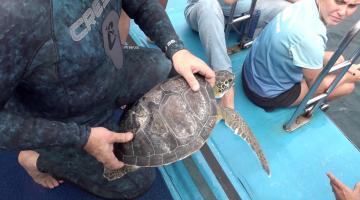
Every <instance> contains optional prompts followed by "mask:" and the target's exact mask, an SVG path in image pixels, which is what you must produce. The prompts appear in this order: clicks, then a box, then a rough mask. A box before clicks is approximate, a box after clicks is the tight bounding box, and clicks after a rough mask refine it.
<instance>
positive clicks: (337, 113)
mask: <svg viewBox="0 0 360 200" xmlns="http://www.w3.org/2000/svg"><path fill="white" fill-rule="evenodd" d="M359 19H360V9H358V10H357V12H356V13H355V14H354V15H353V16H352V17H350V18H348V19H347V20H346V21H345V22H343V23H342V24H339V25H338V26H336V27H333V28H330V29H329V32H328V38H329V41H328V49H329V50H335V49H336V48H337V46H338V44H339V43H340V41H341V39H342V38H343V36H344V35H346V33H347V32H348V30H350V28H351V27H352V25H354V24H355V22H356V21H357V20H359ZM359 46H360V33H359V34H358V35H357V36H356V37H355V38H354V40H353V42H352V43H351V44H350V45H349V48H348V49H347V50H346V51H345V52H344V55H345V57H346V58H347V59H348V58H349V57H350V56H351V55H352V53H353V52H354V51H355V49H356V48H359ZM355 63H360V59H357V60H356V61H355ZM330 105H331V106H330V109H329V110H328V111H327V115H328V116H329V117H330V118H331V119H332V120H333V121H334V122H335V124H336V125H337V126H338V127H339V128H340V129H341V130H342V131H343V132H344V133H345V135H346V136H347V137H348V138H349V139H350V140H351V141H352V142H353V143H354V144H355V145H356V146H357V147H358V148H360V133H359V130H360V83H358V84H357V86H356V89H355V92H354V93H352V94H351V95H349V96H346V97H343V98H340V99H338V100H336V101H334V102H331V103H330Z"/></svg>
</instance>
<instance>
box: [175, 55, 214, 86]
mask: <svg viewBox="0 0 360 200" xmlns="http://www.w3.org/2000/svg"><path fill="white" fill-rule="evenodd" d="M172 62H173V65H174V68H175V70H176V71H177V73H179V74H180V75H181V76H183V77H184V78H185V80H186V82H187V83H188V84H189V85H190V87H191V89H192V90H193V91H197V90H199V88H200V86H199V82H198V81H197V80H196V78H195V76H194V74H195V73H199V74H201V75H203V76H204V77H205V79H206V80H207V81H208V82H209V83H210V84H211V86H214V85H215V73H214V71H213V70H212V69H210V67H209V66H208V65H207V64H206V63H205V62H204V61H202V60H201V59H199V58H197V57H195V56H194V55H192V54H191V53H190V52H189V51H188V50H186V49H182V50H180V51H178V52H176V53H175V54H174V55H173V57H172Z"/></svg>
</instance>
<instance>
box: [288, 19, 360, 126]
mask: <svg viewBox="0 0 360 200" xmlns="http://www.w3.org/2000/svg"><path fill="white" fill-rule="evenodd" d="M359 31H360V20H359V21H357V23H356V24H355V25H354V26H353V27H352V28H351V30H350V31H349V32H348V33H347V35H346V36H345V37H344V38H343V40H342V41H341V43H340V45H339V47H338V48H337V50H336V51H335V52H334V54H333V55H332V57H331V58H330V60H329V62H328V63H327V64H326V66H325V67H324V69H323V70H322V71H321V73H320V75H319V76H318V77H317V79H316V81H315V83H314V84H313V85H312V87H311V88H310V90H309V92H308V93H307V95H306V96H305V97H304V99H303V100H302V102H301V103H300V105H299V106H298V107H297V109H296V110H295V112H294V114H293V115H292V117H291V118H290V120H289V121H288V122H287V123H286V124H284V127H283V128H284V129H285V130H286V131H288V132H291V131H293V130H295V129H297V128H299V127H301V126H303V125H304V124H306V123H307V122H309V121H310V119H311V117H312V115H313V113H314V112H315V111H316V110H318V109H319V108H320V109H326V108H327V107H328V104H327V103H326V100H327V97H328V96H329V94H330V93H331V92H332V91H333V90H334V89H335V87H336V86H337V84H338V83H339V81H340V80H341V78H342V77H343V76H344V75H345V74H346V73H347V71H348V70H349V68H350V67H351V65H352V64H353V62H355V61H356V59H357V58H359V56H360V47H358V49H356V50H355V51H354V53H353V55H352V56H351V58H350V59H349V60H346V61H344V62H343V63H340V64H338V65H335V66H334V64H335V63H336V61H337V60H338V58H339V57H340V56H341V55H342V53H343V52H344V50H345V49H346V48H347V47H348V46H349V44H350V43H351V41H352V40H353V39H354V38H355V36H356V35H357V34H358V33H359ZM336 70H339V72H338V74H337V76H336V78H335V79H334V80H333V82H332V83H331V84H330V87H329V88H328V89H327V90H326V92H325V93H322V94H318V95H316V96H314V94H315V92H316V90H317V89H318V87H319V86H320V84H321V82H322V81H323V79H324V78H325V77H326V76H327V75H328V74H329V73H331V72H333V71H336Z"/></svg>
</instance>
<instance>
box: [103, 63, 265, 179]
mask: <svg viewBox="0 0 360 200" xmlns="http://www.w3.org/2000/svg"><path fill="white" fill-rule="evenodd" d="M196 79H197V80H198V81H199V84H200V90H199V91H198V92H193V91H192V90H191V88H190V87H189V85H188V84H187V82H186V81H185V80H184V79H183V78H182V77H181V76H176V77H173V78H171V79H169V80H167V81H166V82H164V83H162V84H159V85H157V86H155V87H154V88H153V89H151V90H150V91H149V92H147V93H146V94H145V95H144V96H143V97H141V98H140V99H139V100H138V101H137V102H136V103H135V104H134V105H133V106H132V107H131V108H130V109H129V110H128V111H127V112H126V113H125V114H124V117H123V118H122V120H121V122H120V129H121V131H124V132H125V131H131V132H133V133H134V139H133V140H132V141H131V142H128V143H125V144H116V145H115V148H114V153H115V155H116V157H117V158H118V159H119V160H121V161H123V162H124V163H125V164H126V165H125V167H123V168H121V169H118V170H108V169H105V170H104V177H105V178H107V179H109V180H114V179H117V178H120V177H121V176H123V175H124V174H126V173H127V172H129V171H134V170H136V169H137V168H139V167H156V166H161V165H166V164H170V163H173V162H175V161H178V160H181V159H184V158H185V157H187V156H189V155H190V154H192V153H194V152H195V151H197V150H198V149H200V148H201V147H202V146H203V144H204V143H205V141H206V140H207V139H208V137H209V135H210V133H211V131H212V129H213V128H214V126H215V124H216V122H217V121H219V120H221V119H224V120H225V124H226V125H227V126H228V127H230V128H231V129H233V130H234V133H235V134H237V135H239V136H240V137H241V138H243V139H244V140H245V141H246V142H247V143H248V144H250V145H251V147H252V149H253V150H254V151H255V153H256V155H257V156H258V158H259V159H260V162H261V164H262V166H263V168H264V170H265V171H266V172H267V173H268V174H270V170H269V167H268V164H267V161H266V159H265V156H264V154H263V153H262V150H261V149H260V146H259V144H258V142H257V140H256V138H255V137H254V135H253V134H252V132H251V131H250V129H249V127H248V126H247V124H246V123H245V121H244V120H243V119H242V118H241V117H240V116H239V114H237V113H236V112H235V111H234V110H233V109H230V108H225V107H222V106H220V105H218V104H217V101H216V99H215V98H220V97H222V96H223V95H224V94H225V93H226V92H227V91H228V90H229V88H231V87H232V86H233V85H234V80H235V76H234V74H232V73H230V72H228V71H225V70H224V71H217V72H216V83H215V86H214V88H212V87H211V86H210V84H209V83H208V82H207V81H205V79H204V78H203V77H202V76H199V75H196Z"/></svg>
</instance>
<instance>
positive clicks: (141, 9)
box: [122, 0, 184, 58]
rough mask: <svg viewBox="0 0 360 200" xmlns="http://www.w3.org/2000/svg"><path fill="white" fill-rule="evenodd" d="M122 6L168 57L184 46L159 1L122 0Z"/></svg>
mask: <svg viewBox="0 0 360 200" xmlns="http://www.w3.org/2000/svg"><path fill="white" fill-rule="evenodd" d="M122 6H123V9H124V10H125V12H126V13H127V14H128V15H129V17H131V18H133V19H134V20H135V22H136V23H137V24H138V25H139V27H140V28H141V30H142V31H144V32H145V34H146V35H147V36H148V37H150V38H151V39H152V40H153V41H155V43H156V44H157V46H159V47H160V48H161V50H162V51H163V52H165V54H166V56H167V57H168V58H171V57H172V56H173V55H174V53H176V52H177V51H179V50H181V49H183V48H184V44H183V43H182V41H181V40H180V39H179V37H178V36H177V34H176V33H175V30H174V28H173V26H172V25H171V22H170V20H169V17H168V16H167V14H166V12H165V10H164V8H163V7H162V6H161V4H160V3H159V1H147V0H123V5H122Z"/></svg>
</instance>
